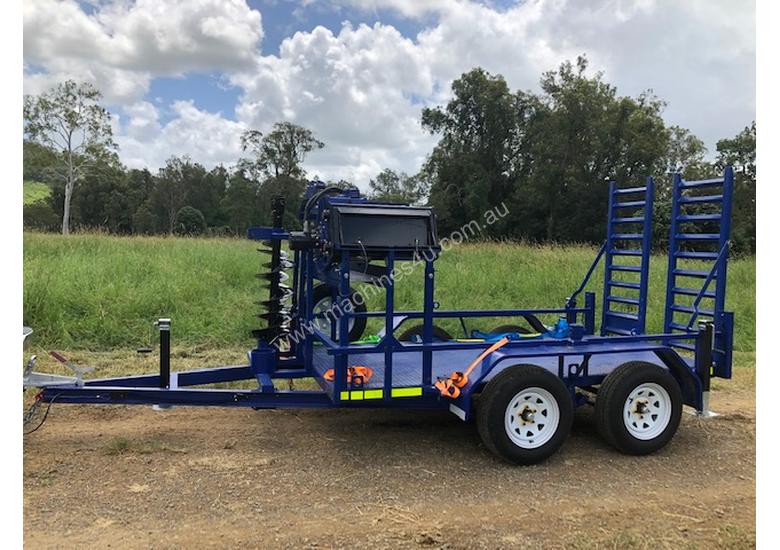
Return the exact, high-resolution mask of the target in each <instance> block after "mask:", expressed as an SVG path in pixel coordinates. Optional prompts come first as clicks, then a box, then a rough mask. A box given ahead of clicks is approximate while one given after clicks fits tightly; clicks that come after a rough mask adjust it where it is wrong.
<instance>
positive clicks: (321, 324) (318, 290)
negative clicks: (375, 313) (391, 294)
mask: <svg viewBox="0 0 780 550" xmlns="http://www.w3.org/2000/svg"><path fill="white" fill-rule="evenodd" d="M357 294H358V292H357V291H356V290H355V289H353V288H350V289H349V300H350V302H352V307H353V308H354V311H356V312H358V313H365V312H366V304H365V303H364V300H362V299H355V296H356V295H357ZM361 298H362V297H361ZM313 302H314V308H313V309H314V313H315V314H317V313H323V314H324V313H325V312H326V311H328V310H330V309H331V307H332V305H333V298H332V295H331V287H330V286H328V285H323V284H320V285H317V286H315V287H314V300H313ZM333 317H334V316H333V314H329V315H328V316H327V317H325V318H315V319H314V324H315V325H316V326H317V328H318V329H319V330H321V331H322V332H324V333H325V334H330V329H331V323H332V320H333ZM367 320H368V319H367V318H366V317H352V318H351V319H350V320H349V340H350V342H352V341H354V340H360V337H361V336H363V332H364V331H365V330H366V322H367Z"/></svg>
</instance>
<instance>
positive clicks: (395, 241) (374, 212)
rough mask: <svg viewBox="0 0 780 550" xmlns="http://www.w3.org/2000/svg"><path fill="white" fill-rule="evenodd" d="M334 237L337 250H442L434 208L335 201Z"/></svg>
mask: <svg viewBox="0 0 780 550" xmlns="http://www.w3.org/2000/svg"><path fill="white" fill-rule="evenodd" d="M329 233H330V237H331V239H332V240H333V246H334V249H335V250H337V251H338V250H350V251H357V252H359V253H361V254H367V255H368V256H369V257H370V256H372V253H373V254H375V255H377V256H383V255H384V254H385V253H386V252H387V251H388V250H391V249H392V250H395V251H397V252H399V253H400V255H401V256H406V255H408V254H404V252H406V253H409V254H413V253H414V252H415V251H420V250H422V249H429V248H432V249H438V248H439V243H438V239H437V237H436V218H435V216H434V214H433V210H432V209H431V208H425V207H418V206H404V205H385V204H361V205H355V204H333V205H331V212H330V227H329Z"/></svg>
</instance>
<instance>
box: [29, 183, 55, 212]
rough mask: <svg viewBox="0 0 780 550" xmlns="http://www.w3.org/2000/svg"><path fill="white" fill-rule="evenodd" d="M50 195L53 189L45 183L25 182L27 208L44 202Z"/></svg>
mask: <svg viewBox="0 0 780 550" xmlns="http://www.w3.org/2000/svg"><path fill="white" fill-rule="evenodd" d="M49 195H51V189H50V188H49V186H48V185H46V184H45V183H41V182H39V181H30V180H28V181H25V182H24V204H25V206H26V205H28V204H32V203H34V202H38V201H42V200H44V199H45V198H46V197H48V196H49Z"/></svg>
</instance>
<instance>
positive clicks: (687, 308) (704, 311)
mask: <svg viewBox="0 0 780 550" xmlns="http://www.w3.org/2000/svg"><path fill="white" fill-rule="evenodd" d="M672 311H679V312H681V313H691V314H693V313H698V314H699V315H706V316H707V317H715V312H714V311H712V310H711V309H700V310H698V311H696V310H695V309H694V308H692V307H690V306H679V305H676V304H675V305H673V306H672Z"/></svg>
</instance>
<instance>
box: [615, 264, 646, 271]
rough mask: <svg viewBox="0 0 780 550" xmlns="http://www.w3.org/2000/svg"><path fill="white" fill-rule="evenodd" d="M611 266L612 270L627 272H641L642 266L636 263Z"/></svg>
mask: <svg viewBox="0 0 780 550" xmlns="http://www.w3.org/2000/svg"><path fill="white" fill-rule="evenodd" d="M609 268H610V269H611V270H612V271H625V272H627V273H641V272H642V268H641V267H638V266H634V265H611V266H609Z"/></svg>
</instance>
